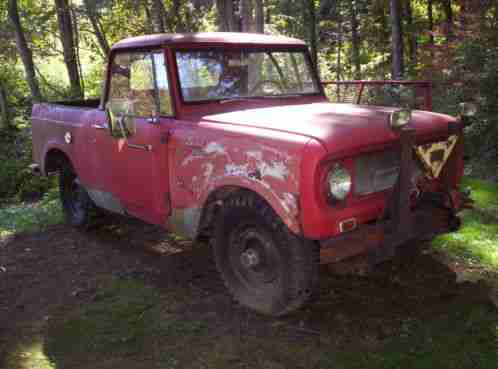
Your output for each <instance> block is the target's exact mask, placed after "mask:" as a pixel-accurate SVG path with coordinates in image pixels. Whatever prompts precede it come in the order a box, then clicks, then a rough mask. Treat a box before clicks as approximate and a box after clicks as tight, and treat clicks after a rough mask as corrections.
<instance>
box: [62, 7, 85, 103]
mask: <svg viewBox="0 0 498 369" xmlns="http://www.w3.org/2000/svg"><path fill="white" fill-rule="evenodd" d="M55 6H56V10H57V21H58V24H59V33H60V38H61V42H62V51H63V54H64V63H65V64H66V69H67V73H68V76H69V83H70V85H71V97H72V98H76V99H78V98H79V99H80V98H83V89H82V87H81V80H80V74H79V71H78V60H77V56H76V49H75V37H74V32H73V24H72V19H71V12H70V10H69V3H68V0H55ZM76 42H77V40H76Z"/></svg>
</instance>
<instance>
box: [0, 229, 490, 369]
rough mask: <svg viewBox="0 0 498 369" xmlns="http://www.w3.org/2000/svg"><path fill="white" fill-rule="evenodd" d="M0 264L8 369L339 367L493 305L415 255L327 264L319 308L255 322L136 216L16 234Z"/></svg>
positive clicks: (192, 260)
mask: <svg viewBox="0 0 498 369" xmlns="http://www.w3.org/2000/svg"><path fill="white" fill-rule="evenodd" d="M0 264H1V265H2V266H4V268H5V271H4V272H0V281H1V282H2V284H1V285H0V367H4V368H5V369H17V368H33V369H34V368H35V367H36V368H39V369H45V368H58V369H61V368H71V369H74V368H90V367H91V368H107V367H109V368H111V367H112V368H115V367H118V366H119V367H123V368H140V369H147V368H156V367H157V368H159V367H161V368H329V367H330V368H336V367H337V368H340V367H344V366H341V365H342V364H341V360H342V359H341V354H340V353H342V352H348V353H353V354H354V353H355V352H356V353H365V352H367V353H370V352H372V353H374V354H375V353H381V352H384V351H383V350H385V349H386V347H388V346H389V345H390V344H391V342H392V341H393V339H394V340H398V341H399V340H401V341H402V340H404V339H406V340H408V341H409V342H410V344H412V343H413V342H412V341H410V340H412V338H413V339H414V340H415V341H417V340H425V341H424V345H425V344H426V340H427V339H428V338H427V337H428V336H427V335H426V334H425V333H427V332H429V333H428V334H429V336H430V337H432V336H434V337H436V336H437V334H438V333H437V332H436V331H439V330H440V328H434V330H435V332H432V331H431V329H433V328H431V324H432V323H431V322H434V321H436V322H448V324H449V325H451V324H452V323H451V322H452V321H453V319H458V317H459V316H460V318H462V319H464V318H465V317H468V311H467V310H468V309H470V310H471V311H474V308H475V307H478V308H479V309H488V303H487V289H486V288H485V287H484V286H483V285H481V284H479V283H477V284H471V283H467V282H465V283H457V281H456V278H455V274H454V272H452V271H451V270H450V269H448V267H446V266H445V265H444V264H442V263H440V262H439V261H437V260H436V259H435V258H434V257H433V256H432V255H431V254H430V253H429V252H419V253H404V254H403V255H399V256H397V257H396V258H395V259H394V260H393V261H390V262H387V263H384V264H383V265H380V266H379V267H378V268H377V269H376V270H375V271H374V272H372V273H371V274H369V275H367V276H339V275H334V274H331V273H330V272H328V271H327V269H326V268H323V270H322V271H321V275H320V283H321V284H320V294H319V296H318V298H317V299H316V300H315V301H312V302H311V303H310V304H309V305H307V306H306V307H305V308H304V309H302V310H301V311H299V312H297V313H295V314H293V315H291V316H288V317H285V318H282V319H274V318H268V317H263V316H260V315H257V314H254V313H252V312H250V311H247V310H246V309H244V308H242V307H240V306H238V305H237V304H236V303H234V302H233V301H232V299H231V298H230V296H229V295H228V294H227V292H226V290H225V288H224V286H223V283H222V282H221V280H220V278H219V277H218V274H217V272H216V268H215V265H214V262H213V260H212V258H211V251H210V249H209V247H208V246H207V245H200V244H199V245H192V244H190V243H188V242H182V241H179V240H175V239H173V238H172V237H170V236H168V235H167V234H165V233H164V231H162V230H160V229H158V228H156V227H152V226H149V225H145V224H143V223H141V222H138V221H131V220H117V221H115V222H114V223H113V224H110V225H106V226H101V227H98V228H96V229H93V230H91V231H90V232H88V233H80V232H77V231H75V230H73V229H71V228H68V227H65V226H55V227H53V228H51V229H49V230H48V231H45V232H43V233H36V234H22V235H19V236H17V237H15V238H14V239H12V240H11V241H10V242H9V243H7V244H6V245H3V246H1V247H0ZM115 281H125V282H124V283H125V284H124V285H123V284H119V285H118V287H115V286H116V285H115V284H113V283H115ZM135 283H136V284H135ZM109 286H111V287H109ZM113 286H114V287H113ZM123 286H124V287H123ZM141 289H143V291H145V292H143V291H141ZM138 290H140V291H141V292H136V291H138ZM102 291H103V292H102ZM106 291H107V292H106ZM109 291H111V292H109ZM130 291H135V292H130ZM489 309H490V308H489ZM470 310H469V311H470ZM455 314H456V315H455ZM459 314H460V315H459ZM469 314H470V313H469ZM486 314H488V312H487V311H486ZM489 314H491V313H489ZM453 315H455V316H456V317H457V318H454V316H453ZM493 317H494V316H493ZM496 318H498V317H496ZM465 319H467V318H465ZM123 322H124V323H123ZM121 324H124V325H122V326H121ZM444 324H446V323H444ZM488 325H489V324H488ZM425 326H428V328H427V329H425V328H424V327H425ZM130 327H131V328H130ZM447 329H448V332H449V333H448V334H453V333H451V332H452V331H451V329H452V327H447ZM493 329H496V331H494V333H495V334H496V333H497V332H498V324H497V325H493V324H491V326H490V330H491V331H492V330H493ZM421 330H423V331H424V332H425V333H423V334H421V333H420V331H421ZM130 331H131V333H129V332H130ZM426 331H427V332H426ZM127 332H128V333H127ZM415 332H418V333H415ZM465 332H466V331H465ZM492 333H493V331H492V332H491V334H492ZM465 334H467V333H465ZM469 334H472V332H470V333H469ZM102 335H104V336H105V337H104V338H103V339H101V336H102ZM497 336H498V334H497ZM431 339H432V338H431ZM434 339H435V340H437V337H436V338H434ZM497 342H498V341H497ZM424 347H425V346H424ZM386 355H387V354H386ZM2 357H3V358H4V363H2V362H1V358H2ZM471 359H472V358H471ZM348 360H350V359H348ZM469 360H470V359H469ZM472 360H474V359H472ZM472 362H474V361H471V363H472ZM1 364H3V366H1ZM358 365H360V364H358ZM351 367H355V368H356V367H361V365H360V366H354V363H353V362H351ZM372 367H374V366H372ZM375 367H377V366H375ZM379 367H383V366H382V365H381V366H379ZM414 367H415V366H414ZM434 367H438V366H434ZM442 367H444V365H443V366H442ZM454 367H455V368H456V367H462V368H463V367H465V366H458V365H457V366H454ZM468 367H478V368H480V367H482V368H485V366H479V365H477V366H468Z"/></svg>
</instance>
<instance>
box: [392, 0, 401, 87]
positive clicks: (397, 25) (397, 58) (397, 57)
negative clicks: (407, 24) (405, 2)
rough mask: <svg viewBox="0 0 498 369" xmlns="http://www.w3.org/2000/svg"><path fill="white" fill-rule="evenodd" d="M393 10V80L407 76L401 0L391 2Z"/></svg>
mask: <svg viewBox="0 0 498 369" xmlns="http://www.w3.org/2000/svg"><path fill="white" fill-rule="evenodd" d="M390 10H391V30H392V31H391V35H392V36H391V38H392V45H391V56H392V65H391V69H392V70H391V75H392V78H393V79H402V78H403V76H404V74H405V67H404V62H403V28H402V23H401V4H400V1H399V0H391V1H390Z"/></svg>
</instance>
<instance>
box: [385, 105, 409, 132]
mask: <svg viewBox="0 0 498 369" xmlns="http://www.w3.org/2000/svg"><path fill="white" fill-rule="evenodd" d="M411 119H412V111H411V110H410V109H398V110H394V111H393V112H391V114H389V127H391V129H394V130H397V129H400V128H401V127H404V126H406V125H407V124H408V123H410V120H411Z"/></svg>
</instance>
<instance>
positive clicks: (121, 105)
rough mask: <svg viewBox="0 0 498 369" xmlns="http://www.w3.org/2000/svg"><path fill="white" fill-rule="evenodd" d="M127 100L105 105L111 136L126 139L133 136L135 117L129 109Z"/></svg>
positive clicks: (114, 101)
mask: <svg viewBox="0 0 498 369" xmlns="http://www.w3.org/2000/svg"><path fill="white" fill-rule="evenodd" d="M129 104H130V102H129V100H126V99H123V100H119V101H118V100H117V99H116V100H113V101H110V102H109V103H108V104H107V105H106V109H105V110H106V112H107V116H108V120H109V127H110V133H111V136H113V137H115V138H128V137H130V136H132V135H134V134H135V132H136V127H135V117H134V115H133V113H132V110H133V109H130V105H129Z"/></svg>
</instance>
